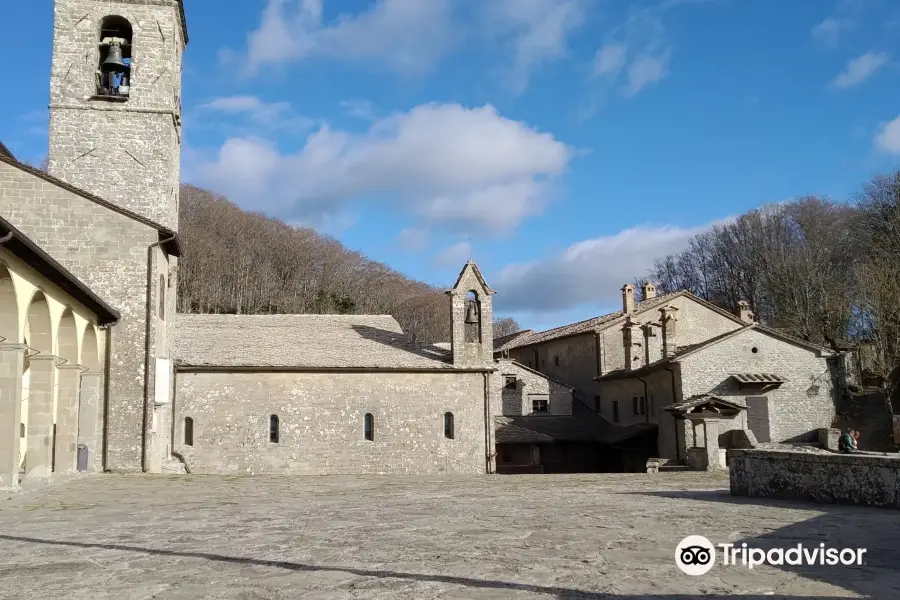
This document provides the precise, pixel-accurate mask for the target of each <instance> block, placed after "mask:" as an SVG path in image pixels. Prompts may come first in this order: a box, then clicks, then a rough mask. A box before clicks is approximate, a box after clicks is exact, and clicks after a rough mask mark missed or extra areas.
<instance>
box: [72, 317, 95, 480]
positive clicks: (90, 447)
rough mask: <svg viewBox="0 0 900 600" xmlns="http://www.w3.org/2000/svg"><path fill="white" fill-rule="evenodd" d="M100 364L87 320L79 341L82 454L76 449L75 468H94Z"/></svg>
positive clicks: (79, 408)
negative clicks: (82, 335)
mask: <svg viewBox="0 0 900 600" xmlns="http://www.w3.org/2000/svg"><path fill="white" fill-rule="evenodd" d="M100 365H101V362H100V349H99V345H98V343H97V328H96V327H95V326H94V324H93V323H88V324H87V326H86V327H85V329H84V337H83V338H82V341H81V366H82V372H81V377H80V380H79V390H78V439H77V441H78V446H79V447H83V450H82V452H84V453H85V454H84V456H79V455H78V452H79V451H78V450H77V449H76V453H75V455H76V468H77V469H79V470H86V471H93V470H94V463H95V458H96V448H97V437H98V436H97V432H98V431H99V423H98V419H99V415H100V409H99V407H100Z"/></svg>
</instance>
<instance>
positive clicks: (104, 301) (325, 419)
mask: <svg viewBox="0 0 900 600" xmlns="http://www.w3.org/2000/svg"><path fill="white" fill-rule="evenodd" d="M187 43H188V32H187V25H186V21H185V15H184V8H183V5H182V2H181V0H102V1H100V0H56V2H55V18H54V36H53V58H52V72H51V79H50V107H49V108H50V128H49V138H50V144H49V166H48V169H47V171H48V172H46V173H45V172H43V171H40V170H38V169H34V168H32V167H30V166H28V165H25V164H24V163H22V162H20V161H18V160H16V158H15V157H13V156H12V154H11V153H10V152H8V151H7V150H6V148H5V147H3V146H2V145H0V218H2V220H0V471H2V472H0V476H2V481H0V485H3V486H8V485H15V484H16V483H17V481H18V478H19V476H20V469H21V471H22V473H24V476H26V477H46V476H47V475H48V474H49V473H51V472H53V471H56V472H66V471H73V470H75V469H79V470H108V471H116V472H153V473H156V472H163V471H188V472H197V473H297V474H320V473H422V474H428V473H485V472H493V471H494V463H495V456H494V440H493V435H494V423H493V414H495V413H496V414H500V412H501V411H502V407H501V403H502V399H501V398H499V397H498V396H499V393H494V391H493V390H494V389H495V388H497V389H499V385H498V384H497V380H496V379H495V378H496V376H497V375H496V374H497V372H498V371H497V366H496V364H495V362H494V359H493V343H492V338H493V334H492V306H491V298H492V295H493V294H494V291H493V290H491V289H490V287H489V286H488V285H487V284H486V283H485V281H484V279H483V277H482V275H481V273H480V272H479V270H478V267H477V266H475V264H474V263H472V262H471V261H470V262H469V263H467V264H466V265H465V266H464V267H463V269H462V271H461V273H460V275H459V278H458V280H457V281H456V283H455V285H454V286H453V287H452V289H450V290H448V292H447V295H448V315H447V316H448V318H449V319H451V320H452V339H451V341H450V343H449V344H437V345H424V346H423V345H414V344H411V343H410V342H409V341H408V339H407V337H406V336H405V335H404V334H403V332H402V331H401V329H400V327H399V325H398V324H397V322H396V321H395V320H394V319H393V318H392V317H390V316H384V315H377V316H364V315H363V316H356V315H352V316H350V315H268V316H248V315H187V314H176V311H175V298H176V290H177V286H178V261H179V258H180V256H181V244H180V242H179V237H178V200H179V163H180V148H181V137H182V131H181V118H182V109H181V66H182V53H183V52H184V50H185V48H186V45H187ZM509 368H515V367H514V366H510V367H509ZM492 378H493V379H492ZM538 379H540V377H538ZM544 387H545V388H546V387H547V385H544Z"/></svg>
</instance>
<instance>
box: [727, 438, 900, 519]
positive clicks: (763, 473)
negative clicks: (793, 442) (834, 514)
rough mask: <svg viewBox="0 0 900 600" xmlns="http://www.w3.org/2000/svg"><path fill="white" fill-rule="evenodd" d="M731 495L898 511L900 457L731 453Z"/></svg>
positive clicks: (773, 451)
mask: <svg viewBox="0 0 900 600" xmlns="http://www.w3.org/2000/svg"><path fill="white" fill-rule="evenodd" d="M728 465H729V468H730V471H731V473H730V479H731V494H732V495H733V496H749V497H756V498H780V499H783V500H806V501H810V502H818V503H822V504H859V505H865V506H878V507H883V508H895V509H900V455H875V454H832V453H824V452H822V453H806V452H788V451H776V450H762V449H757V450H729V451H728Z"/></svg>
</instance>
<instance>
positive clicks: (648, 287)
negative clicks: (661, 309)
mask: <svg viewBox="0 0 900 600" xmlns="http://www.w3.org/2000/svg"><path fill="white" fill-rule="evenodd" d="M641 289H642V291H643V292H644V300H650V299H652V298H656V286H655V285H653V284H652V283H650V282H649V281H645V282H644V285H643V286H642V288H641Z"/></svg>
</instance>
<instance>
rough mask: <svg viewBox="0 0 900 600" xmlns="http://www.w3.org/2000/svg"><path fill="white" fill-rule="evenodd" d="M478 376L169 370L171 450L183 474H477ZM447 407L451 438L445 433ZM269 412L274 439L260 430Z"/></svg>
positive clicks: (480, 437) (481, 410) (480, 431)
mask: <svg viewBox="0 0 900 600" xmlns="http://www.w3.org/2000/svg"><path fill="white" fill-rule="evenodd" d="M486 377H489V375H488V374H486V373H459V372H446V373H441V372H435V373H428V372H415V373H400V372H334V373H330V372H329V373H265V372H254V373H222V372H178V373H177V374H176V395H175V407H174V408H175V448H174V449H175V451H176V452H178V453H180V454H181V455H182V456H183V457H184V459H185V461H186V463H187V465H188V467H189V468H190V470H191V473H210V474H229V473H233V474H261V473H278V474H290V475H324V474H328V475H340V474H404V473H406V474H409V473H414V474H422V475H426V474H479V473H484V472H485V471H486V452H485V420H484V419H485V406H484V405H485V389H486V385H485V378H486ZM447 412H451V413H453V423H454V427H453V429H454V431H453V438H452V439H449V438H447V437H446V436H445V431H444V414H445V413H447ZM366 414H371V415H372V416H373V418H374V436H373V437H374V439H373V440H371V441H370V440H367V439H365V436H364V418H365V415H366ZM272 415H275V416H277V417H278V427H279V431H278V440H277V442H272V441H270V437H269V434H270V422H269V419H270V418H271V416H272ZM187 418H190V419H191V421H190V423H191V428H192V435H191V436H189V437H188V439H186V438H185V419H187ZM186 442H190V444H188V443H186Z"/></svg>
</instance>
